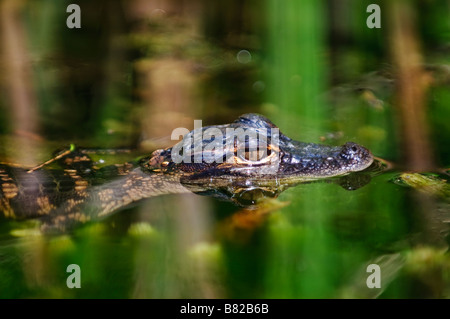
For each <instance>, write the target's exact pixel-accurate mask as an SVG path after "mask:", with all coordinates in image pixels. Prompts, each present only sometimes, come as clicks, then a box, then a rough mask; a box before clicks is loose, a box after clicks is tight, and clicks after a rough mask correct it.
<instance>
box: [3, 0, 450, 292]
mask: <svg viewBox="0 0 450 319" xmlns="http://www.w3.org/2000/svg"><path fill="white" fill-rule="evenodd" d="M71 3H73V1H62V0H60V1H54V0H33V1H31V0H20V1H17V0H14V1H13V0H0V70H1V72H0V135H1V136H0V156H1V157H0V161H1V162H13V163H20V164H23V165H36V164H37V163H39V162H42V161H44V160H46V159H49V158H50V157H51V154H52V152H53V151H54V150H55V149H58V148H61V147H67V146H68V145H69V144H71V143H74V144H76V145H78V146H82V147H98V148H117V147H127V148H131V149H134V150H136V152H137V153H139V154H141V155H145V154H148V153H149V152H151V151H153V150H155V149H158V148H165V147H170V146H172V145H173V144H174V141H171V139H170V134H171V132H172V130H173V129H175V128H177V127H186V128H188V129H189V130H191V129H193V124H194V119H201V120H202V121H203V125H213V124H225V123H230V122H232V121H233V120H235V119H236V118H237V117H238V116H239V115H241V114H243V113H248V112H257V113H261V114H264V115H265V116H267V117H268V118H270V119H271V120H272V121H273V122H274V123H275V124H276V125H277V126H279V127H280V130H281V131H282V132H283V133H285V134H286V135H287V136H289V137H291V138H294V139H297V140H301V141H305V142H315V143H324V144H330V145H340V144H343V143H345V142H346V141H354V142H357V143H359V144H362V145H364V146H366V147H368V148H369V149H370V150H371V151H372V152H373V154H375V155H376V156H378V157H380V158H383V159H385V160H387V161H389V162H392V163H393V165H394V170H391V171H389V172H386V173H384V174H382V175H380V176H376V177H374V178H373V179H372V181H371V182H370V183H369V184H368V185H366V186H364V187H362V188H360V189H357V190H354V191H348V190H346V189H344V188H341V187H339V186H338V185H335V184H332V183H317V184H304V185H299V186H297V187H295V188H292V189H289V190H288V191H286V192H284V193H283V194H282V195H281V196H280V198H279V199H278V200H277V201H274V202H271V203H270V205H267V206H264V207H262V208H260V209H256V210H248V209H247V210H246V209H243V208H240V207H237V206H235V205H233V204H230V203H226V202H220V201H218V200H216V199H212V198H208V197H203V196H198V195H194V194H192V195H191V194H187V195H170V196H162V197H158V198H154V199H151V200H149V201H145V202H144V203H143V204H142V205H139V206H138V207H135V208H131V209H127V210H125V211H123V212H121V213H119V214H116V215H115V216H112V217H111V218H108V219H107V220H105V221H104V222H102V223H95V224H92V225H88V226H86V227H82V228H81V229H78V230H76V231H75V232H74V233H73V234H68V235H64V236H58V237H55V238H47V237H42V236H40V235H29V234H28V233H27V234H28V235H26V236H24V235H23V234H22V232H21V231H22V230H24V229H29V228H32V227H33V226H32V225H29V224H27V223H20V222H16V221H11V220H6V219H0V222H1V223H0V297H2V298H98V297H101V298H372V297H384V298H412V297H428V298H442V297H444V298H445V297H449V296H450V290H449V288H450V287H449V280H448V278H449V275H450V259H449V255H448V252H447V246H448V237H447V222H448V221H449V220H450V219H449V215H448V213H449V212H450V209H449V187H448V183H447V180H448V172H449V162H450V153H449V144H448V141H449V138H450V126H449V125H448V119H449V118H450V90H449V85H450V54H449V53H450V19H449V16H450V1H448V0H439V1H438V0H414V1H406V0H394V1H374V0H371V1H365V0H360V1H352V0H328V1H312V0H302V1H294V0H289V1H276V0H264V1H255V0H239V1H238V0H229V1H208V0H191V1H183V0H154V1H150V0H128V1H120V0H108V1H106V0H95V1H92V0H90V1H87V0H86V1H76V4H78V5H79V7H80V9H81V15H80V16H81V28H73V29H70V28H68V27H67V25H66V20H67V19H68V17H69V16H70V15H71V13H70V12H66V9H67V7H68V6H69V5H70V4H71ZM372 3H374V4H378V5H379V8H380V19H381V20H380V25H381V28H372V29H371V28H369V27H368V26H367V20H368V18H369V16H370V15H371V14H372V12H367V8H368V6H369V5H370V4H372ZM121 160H122V159H112V161H117V162H118V163H120V161H121ZM113 164H114V162H113ZM71 263H75V264H78V265H80V267H81V269H82V278H81V282H82V288H81V289H68V288H67V287H66V285H65V282H66V277H67V275H68V274H67V273H66V272H65V269H66V267H67V265H68V264H71ZM371 263H378V264H379V265H380V267H381V272H382V278H383V279H382V288H381V289H368V288H367V286H366V279H367V276H368V275H369V274H368V273H367V272H366V271H365V270H366V267H367V265H369V264H371Z"/></svg>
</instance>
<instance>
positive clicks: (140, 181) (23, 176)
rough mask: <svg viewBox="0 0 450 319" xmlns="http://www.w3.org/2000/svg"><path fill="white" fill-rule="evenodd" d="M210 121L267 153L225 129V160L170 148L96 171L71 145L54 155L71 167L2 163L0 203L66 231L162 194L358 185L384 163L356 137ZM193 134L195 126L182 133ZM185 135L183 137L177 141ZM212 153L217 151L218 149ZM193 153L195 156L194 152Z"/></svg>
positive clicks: (258, 195)
mask: <svg viewBox="0 0 450 319" xmlns="http://www.w3.org/2000/svg"><path fill="white" fill-rule="evenodd" d="M214 128H216V129H219V130H221V131H223V132H225V130H226V129H228V128H244V129H246V130H247V131H246V133H248V132H249V131H253V132H254V133H256V136H258V138H261V137H262V138H263V139H264V141H265V142H266V144H265V145H266V147H267V153H266V154H267V156H265V157H258V156H256V157H255V156H252V154H250V155H249V154H248V153H249V152H250V151H251V148H249V145H248V144H249V143H250V144H251V143H252V141H251V140H249V139H245V138H244V139H242V141H243V143H241V144H242V145H241V144H240V143H237V142H235V141H234V142H233V143H229V138H230V137H229V136H227V135H226V134H224V135H223V136H224V140H223V141H222V145H224V146H227V148H225V149H224V150H222V152H224V151H225V153H226V155H227V156H228V157H230V158H231V161H225V162H221V161H217V162H206V161H205V162H200V163H198V162H197V163H195V161H191V162H189V161H186V162H181V163H177V162H174V161H172V157H171V152H172V150H173V149H175V147H174V148H169V149H166V150H158V151H155V152H154V153H153V154H152V155H151V156H149V157H144V158H142V159H141V160H140V161H139V162H137V163H134V164H131V163H126V164H124V165H117V166H112V167H104V168H102V169H98V170H97V169H95V168H94V166H93V165H92V162H91V161H90V159H89V157H87V156H86V155H85V154H83V153H80V152H77V151H76V150H73V151H71V152H70V153H69V154H67V155H65V156H64V157H62V158H61V159H60V161H61V162H63V163H64V164H65V165H66V166H67V165H68V166H69V168H68V169H65V170H52V169H43V168H39V169H37V170H34V171H32V172H29V171H27V170H25V169H22V168H16V167H11V166H6V165H1V166H0V178H1V182H0V183H1V185H0V186H1V189H0V209H1V210H2V211H3V212H4V215H5V216H7V217H15V218H40V219H41V220H42V230H43V231H47V232H52V231H64V230H66V229H68V228H71V227H72V226H74V225H75V224H78V223H83V222H86V221H91V220H98V219H101V218H104V217H106V216H109V215H111V214H112V213H114V212H116V211H118V210H119V209H121V208H123V207H126V206H128V205H130V204H132V203H135V202H137V201H139V200H141V199H144V198H149V197H154V196H159V195H164V194H176V193H178V194H179V193H197V194H202V195H210V196H215V197H219V198H221V199H225V200H231V201H233V202H235V203H237V204H240V205H244V206H246V205H254V204H257V203H258V202H259V201H260V200H261V199H263V198H267V197H271V198H273V197H277V196H278V195H279V194H280V193H281V192H283V191H284V190H285V189H287V188H289V187H292V186H295V185H297V184H299V183H304V182H313V181H317V180H321V181H326V182H331V183H337V184H339V185H341V186H342V187H344V188H346V189H349V190H351V189H356V188H359V187H361V186H363V185H365V184H367V183H368V182H369V181H370V177H371V175H373V174H376V173H377V172H379V171H380V170H382V169H383V164H382V163H381V162H379V161H374V159H373V156H372V155H371V154H370V152H369V151H368V150H367V149H365V148H364V147H362V146H360V145H358V144H355V143H350V142H349V143H346V144H345V145H343V146H326V145H318V144H313V143H302V142H297V141H294V140H292V139H290V138H288V137H287V136H285V135H283V134H282V133H281V132H279V133H277V136H274V135H271V134H273V130H267V129H268V128H276V126H275V125H274V124H273V123H271V122H270V121H269V120H268V119H266V118H265V117H263V116H261V115H257V114H247V115H243V116H241V117H240V118H238V119H237V120H236V121H235V122H233V123H231V124H228V125H220V126H215V127H214ZM207 129H208V127H206V128H202V129H201V130H202V131H205V130H207ZM192 134H195V131H193V132H191V133H189V134H188V135H187V137H189V136H192ZM258 134H259V135H258ZM261 134H265V135H264V136H261ZM232 138H233V139H235V137H232ZM274 141H276V143H274ZM185 142H186V137H185V140H184V142H183V141H181V142H180V143H185ZM184 145H186V144H184ZM240 148H242V149H241V150H240ZM192 149H194V147H193V146H192ZM212 155H213V156H214V157H215V158H217V156H216V155H217V154H212ZM191 156H192V158H194V157H195V156H196V154H195V152H192V154H191ZM210 156H211V154H210ZM80 163H82V164H83V165H81V166H80V165H79V164H80ZM349 173H351V174H349ZM338 176H340V177H338Z"/></svg>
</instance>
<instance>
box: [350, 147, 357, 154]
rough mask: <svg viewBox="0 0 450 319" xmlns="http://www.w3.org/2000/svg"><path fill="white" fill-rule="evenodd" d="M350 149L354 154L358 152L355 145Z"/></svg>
mask: <svg viewBox="0 0 450 319" xmlns="http://www.w3.org/2000/svg"><path fill="white" fill-rule="evenodd" d="M350 149H351V150H352V151H353V152H355V153H356V152H357V151H358V148H357V147H356V146H355V145H353V146H352V147H351V148H350Z"/></svg>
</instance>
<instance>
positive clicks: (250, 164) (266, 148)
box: [141, 114, 374, 182]
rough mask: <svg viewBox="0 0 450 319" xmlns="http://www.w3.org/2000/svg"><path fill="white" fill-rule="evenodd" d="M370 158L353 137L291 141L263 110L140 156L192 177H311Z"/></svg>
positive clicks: (153, 167) (344, 170) (145, 162)
mask: <svg viewBox="0 0 450 319" xmlns="http://www.w3.org/2000/svg"><path fill="white" fill-rule="evenodd" d="M373 160H374V158H373V155H372V154H371V153H370V151H369V150H367V149H366V148H364V147H363V146H361V145H358V144H356V143H352V142H347V143H345V144H344V145H342V146H327V145H320V144H314V143H304V142H299V141H295V140H292V139H291V138H289V137H287V136H286V135H284V134H283V133H281V132H280V131H279V129H278V127H276V126H275V125H274V124H273V123H272V122H271V121H269V120H268V119H267V118H265V117H264V116H262V115H259V114H244V115H242V116H240V117H239V118H238V119H237V120H236V121H234V122H233V123H231V124H227V125H218V126H208V127H203V128H199V129H195V130H193V131H191V132H190V133H188V134H186V135H185V136H184V138H183V140H182V141H180V142H179V143H178V144H176V145H175V146H173V147H172V148H168V149H164V150H157V151H155V152H153V154H152V155H151V156H150V157H147V158H144V159H142V161H141V166H142V167H143V168H144V169H146V170H149V171H160V172H163V173H180V174H183V175H185V176H189V177H190V179H191V180H192V179H205V178H206V179H209V180H216V179H222V180H224V179H225V180H226V179H228V180H230V179H232V178H241V179H245V180H246V181H249V180H255V179H257V180H260V181H261V180H264V181H267V182H269V181H274V180H276V181H280V180H295V181H310V180H316V179H321V178H329V177H333V176H340V175H346V174H348V173H350V172H356V171H361V170H364V169H365V168H367V167H369V166H370V165H371V164H372V162H373Z"/></svg>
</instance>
